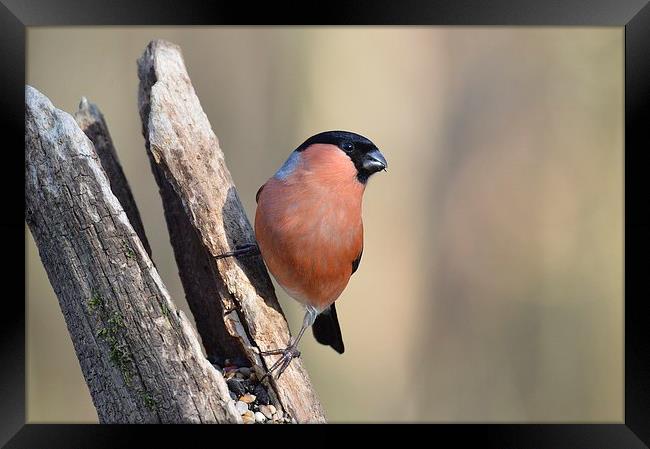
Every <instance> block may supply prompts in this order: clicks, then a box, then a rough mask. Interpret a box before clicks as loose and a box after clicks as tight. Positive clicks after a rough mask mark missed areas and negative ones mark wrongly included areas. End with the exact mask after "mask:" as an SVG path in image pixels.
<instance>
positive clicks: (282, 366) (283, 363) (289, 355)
mask: <svg viewBox="0 0 650 449" xmlns="http://www.w3.org/2000/svg"><path fill="white" fill-rule="evenodd" d="M317 315H318V311H317V310H316V309H314V308H313V307H310V306H307V311H306V312H305V318H304V319H303V320H302V327H301V328H300V332H298V336H297V337H295V338H292V339H291V340H289V346H287V347H286V348H284V349H272V350H270V351H262V352H260V355H261V356H263V357H264V356H267V355H278V354H282V357H280V358H279V359H278V360H277V361H276V362H275V363H274V364H273V365H272V366H271V368H269V370H268V371H267V372H266V374H264V376H262V378H261V379H260V382H262V381H263V380H264V379H265V378H266V376H268V375H269V374H271V373H272V372H273V371H275V370H276V369H277V370H278V372H277V376H278V377H277V378H278V379H279V378H280V376H281V375H282V373H283V372H284V370H286V369H287V367H288V366H289V364H290V363H291V360H293V359H295V358H298V357H300V351H299V350H298V343H299V342H300V339H301V338H302V336H303V334H304V333H305V331H306V330H307V328H308V327H309V326H311V325H312V324H314V321H315V320H316V316H317Z"/></svg>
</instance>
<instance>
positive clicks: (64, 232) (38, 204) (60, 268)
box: [25, 86, 241, 423]
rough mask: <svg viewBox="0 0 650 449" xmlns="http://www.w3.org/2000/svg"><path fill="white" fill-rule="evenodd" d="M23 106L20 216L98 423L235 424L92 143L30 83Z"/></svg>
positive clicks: (221, 384) (223, 391) (220, 383)
mask: <svg viewBox="0 0 650 449" xmlns="http://www.w3.org/2000/svg"><path fill="white" fill-rule="evenodd" d="M25 106H26V108H25V200H26V209H25V219H26V222H27V224H28V226H29V228H30V230H31V233H32V235H33V236H34V240H35V241H36V245H37V246H38V250H39V254H40V257H41V259H42V261H43V265H44V267H45V269H46V271H47V274H48V277H49V280H50V282H51V284H52V286H53V288H54V291H55V293H56V296H57V298H58V300H59V304H60V306H61V311H62V312H63V315H64V317H65V321H66V324H67V327H68V330H69V332H70V336H71V338H72V342H73V344H74V348H75V351H76V353H77V357H78V359H79V364H80V366H81V370H82V372H83V375H84V377H85V380H86V382H87V384H88V387H89V389H90V393H91V396H92V399H93V403H94V405H95V407H96V409H97V413H98V416H99V420H100V422H102V423H216V422H241V419H240V417H239V415H238V414H237V412H236V411H235V409H234V403H233V401H231V400H230V397H229V393H228V388H227V386H226V383H225V381H224V379H223V377H222V376H221V374H220V373H219V372H218V371H217V370H216V369H214V367H213V366H212V365H211V364H210V363H209V362H208V361H207V360H206V359H205V357H204V356H203V354H202V352H201V347H200V343H199V341H198V337H197V335H196V334H195V331H194V330H193V328H192V327H191V325H190V324H189V322H188V320H187V318H186V317H185V316H184V315H183V314H182V313H181V312H180V311H178V310H177V309H176V307H175V306H174V304H173V302H172V300H171V298H170V297H169V293H168V292H167V289H166V288H165V286H164V285H163V282H162V280H161V279H160V277H159V275H158V273H157V271H156V269H155V267H154V266H153V264H152V262H151V259H150V258H149V256H148V254H147V252H146V251H145V248H144V246H143V244H142V242H141V240H140V238H139V237H138V235H137V234H136V232H135V231H134V229H133V226H132V225H131V224H130V222H129V220H128V218H127V215H126V213H125V212H124V209H123V208H122V206H121V205H120V203H119V201H118V200H117V198H116V196H115V195H114V194H113V192H112V191H111V187H110V183H109V179H108V177H107V175H106V172H105V171H104V169H103V168H102V164H101V163H100V160H99V157H98V156H97V154H96V152H95V149H94V147H93V144H92V143H91V141H90V140H89V139H88V138H87V137H86V136H85V135H84V133H83V132H82V131H81V129H80V128H79V126H78V125H77V123H76V122H75V120H74V119H73V117H72V116H71V115H69V114H67V113H65V112H63V111H60V110H58V109H56V108H55V107H54V106H53V105H52V103H51V102H50V101H49V100H48V99H47V98H46V97H45V96H44V95H42V94H41V93H40V92H38V91H37V90H36V89H34V88H32V87H29V86H27V88H26V91H25Z"/></svg>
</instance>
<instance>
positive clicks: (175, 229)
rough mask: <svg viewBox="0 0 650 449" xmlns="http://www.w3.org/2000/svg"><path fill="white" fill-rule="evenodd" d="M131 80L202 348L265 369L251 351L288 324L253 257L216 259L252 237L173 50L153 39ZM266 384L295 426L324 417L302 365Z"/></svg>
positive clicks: (268, 343)
mask: <svg viewBox="0 0 650 449" xmlns="http://www.w3.org/2000/svg"><path fill="white" fill-rule="evenodd" d="M138 76H139V78H140V90H139V106H140V116H141V118H142V125H143V135H144V137H145V141H146V147H147V153H148V155H149V159H150V161H151V166H152V170H153V172H154V176H155V178H156V180H157V182H158V185H159V188H160V193H161V196H162V199H163V204H164V209H165V216H166V219H167V225H168V228H169V232H170V239H171V242H172V245H173V247H174V253H175V256H176V260H177V263H178V267H179V272H180V276H181V280H182V282H183V286H184V289H185V294H186V297H187V301H188V303H189V305H190V308H191V310H192V313H193V314H194V317H195V321H196V324H197V328H198V331H199V334H200V335H201V337H202V339H203V343H204V346H205V348H206V351H207V352H208V354H210V355H213V356H231V357H232V356H245V357H246V358H247V359H248V360H249V361H250V362H251V363H252V364H253V366H255V367H256V368H258V372H260V371H261V370H259V368H262V370H265V369H266V368H267V367H268V366H270V363H269V364H268V365H267V364H265V361H264V360H262V359H261V357H260V356H259V354H258V352H259V351H264V350H269V349H276V348H282V347H285V346H286V345H287V342H288V341H289V337H290V335H289V328H288V325H287V322H286V320H285V317H284V315H283V313H282V310H281V308H280V305H279V304H278V301H277V298H276V296H275V291H274V289H273V284H272V283H271V280H270V278H269V276H268V273H267V271H266V268H265V267H264V263H263V261H262V260H261V258H260V257H259V256H254V257H245V258H239V259H236V258H225V259H216V258H215V256H217V255H219V254H222V253H224V252H226V251H230V250H232V249H234V247H235V246H236V245H238V244H245V243H252V242H255V237H254V233H253V230H252V227H251V225H250V223H249V221H248V218H247V217H246V214H245V212H244V209H243V207H242V205H241V202H240V200H239V197H238V195H237V191H236V189H235V185H234V183H233V180H232V178H231V176H230V172H229V171H228V168H227V167H226V164H225V161H224V155H223V152H222V150H221V148H220V147H219V142H218V139H217V137H216V135H215V134H214V132H213V131H212V128H211V126H210V123H209V121H208V118H207V116H206V115H205V113H204V112H203V109H202V108H201V104H200V102H199V99H198V97H197V96H196V94H195V92H194V88H193V86H192V83H191V81H190V78H189V76H188V74H187V70H186V68H185V64H184V61H183V58H182V55H181V51H180V48H179V47H178V46H176V45H174V44H171V43H169V42H165V41H152V42H151V43H150V44H149V45H148V46H147V48H146V49H145V51H144V54H143V55H142V57H141V58H140V59H139V60H138ZM271 360H275V357H272V358H269V362H270V361H271ZM271 386H272V390H271V391H270V393H271V394H272V395H275V397H276V399H278V400H279V405H280V406H281V407H282V408H283V409H284V410H285V411H287V412H289V414H290V415H291V416H292V417H294V418H295V419H296V420H297V421H298V422H322V421H324V420H325V415H324V411H323V409H322V407H321V405H320V402H319V400H318V397H317V395H316V393H315V391H314V389H313V387H312V385H311V381H310V379H309V376H308V374H307V372H306V370H305V368H304V365H303V363H302V361H301V360H300V359H296V360H294V361H293V362H292V363H291V365H290V367H289V368H288V369H287V370H286V371H285V373H284V374H283V375H282V377H281V378H280V380H279V381H276V380H274V379H273V380H272V381H271Z"/></svg>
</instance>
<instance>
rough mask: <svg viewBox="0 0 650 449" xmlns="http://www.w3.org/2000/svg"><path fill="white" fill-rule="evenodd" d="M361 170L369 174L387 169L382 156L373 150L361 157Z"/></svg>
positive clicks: (386, 163)
mask: <svg viewBox="0 0 650 449" xmlns="http://www.w3.org/2000/svg"><path fill="white" fill-rule="evenodd" d="M362 164H363V169H364V170H365V171H367V172H368V173H369V174H372V173H375V172H378V171H380V170H386V167H388V162H386V158H384V155H383V154H381V153H380V152H379V150H377V149H374V150H372V151H370V152H368V153H366V154H365V155H364V157H363V162H362Z"/></svg>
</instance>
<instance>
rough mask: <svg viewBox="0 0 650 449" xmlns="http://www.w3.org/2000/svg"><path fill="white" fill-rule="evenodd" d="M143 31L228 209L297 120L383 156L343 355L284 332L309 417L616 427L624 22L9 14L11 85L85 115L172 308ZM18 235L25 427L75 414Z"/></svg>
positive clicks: (292, 315)
mask: <svg viewBox="0 0 650 449" xmlns="http://www.w3.org/2000/svg"><path fill="white" fill-rule="evenodd" d="M155 38H164V39H167V40H170V41H172V42H175V43H177V44H179V45H180V46H181V47H182V49H183V53H184V57H185V61H186V64H187V67H188V71H189V73H190V77H191V78H192V81H193V83H194V87H195V88H196V91H197V93H198V95H199V98H200V100H201V103H202V105H203V108H204V110H205V112H206V113H207V115H208V117H209V119H210V121H211V123H212V126H213V128H214V130H215V132H216V134H217V135H218V136H219V139H220V142H221V146H222V148H223V150H224V153H225V155H226V160H227V162H228V165H229V167H230V170H231V172H232V175H233V178H234V180H235V182H236V183H237V187H238V189H239V193H240V197H241V198H242V200H243V202H244V204H245V206H246V209H247V212H248V214H249V217H251V218H252V217H253V216H254V211H255V192H256V190H257V188H258V187H259V186H260V185H261V184H262V183H263V182H265V181H266V179H267V178H268V177H269V176H271V175H272V174H273V172H274V171H275V170H276V169H277V168H278V167H279V165H280V164H281V163H282V162H283V161H284V160H285V158H286V157H287V156H288V154H289V153H290V152H291V151H292V150H293V149H294V148H295V147H296V146H297V145H298V144H300V143H301V142H302V141H303V140H304V139H305V138H307V137H309V136H310V135H312V134H315V133H317V132H319V131H323V130H328V129H347V130H352V131H356V132H359V133H361V134H364V135H366V136H367V137H369V138H371V139H372V140H373V141H374V142H375V143H376V144H377V145H378V146H379V148H380V149H382V151H383V153H384V154H385V156H386V158H387V159H388V161H389V171H388V173H381V174H379V175H377V176H376V177H374V178H373V179H372V181H371V182H370V185H369V187H368V189H367V191H366V195H365V201H364V223H365V231H366V237H365V238H366V240H365V250H364V256H363V261H362V263H361V266H360V269H359V271H358V272H357V273H356V274H355V276H354V277H353V279H352V281H351V283H350V285H349V286H348V288H347V290H346V291H345V292H344V294H343V296H342V297H341V298H340V300H339V303H338V306H337V308H338V310H339V318H340V321H341V327H342V331H343V336H344V340H345V342H346V352H345V354H344V355H343V356H339V355H338V354H336V353H335V352H334V351H332V350H331V349H329V348H325V347H323V346H320V345H318V344H317V343H315V342H314V340H313V338H312V337H311V335H310V334H309V335H308V336H307V337H306V338H305V339H304V340H303V343H302V347H301V349H302V352H303V357H304V359H305V361H306V364H307V367H308V370H309V372H310V374H311V376H312V379H313V381H314V384H315V386H316V389H317V391H318V392H319V394H320V397H321V399H322V402H323V403H324V406H325V408H326V410H327V412H328V416H329V419H330V420H331V421H335V422H336V421H355V422H368V421H439V422H450V421H492V422H499V421H517V422H528V421H544V422H549V421H550V422H566V421H571V422H576V421H579V422H584V421H600V422H602V421H617V422H622V420H623V293H622V291H623V278H622V276H623V271H622V270H623V259H622V255H623V246H622V245H623V228H622V224H623V28H514V27H513V28H475V27H459V28H446V27H438V28H419V27H384V28H379V27H358V28H344V27H312V28H307V27H306V28H300V27H286V28H282V27H264V28H240V27H223V28H212V27H210V28H153V27H141V28H124V27H123V28H109V27H103V28H30V29H29V31H28V44H27V53H28V63H27V82H28V83H29V84H31V85H33V86H35V87H36V88H37V89H39V90H41V91H42V92H43V93H44V94H45V95H47V96H48V97H49V98H50V99H51V100H52V102H53V103H54V104H55V105H56V106H57V107H59V108H61V109H64V110H66V111H69V112H72V111H74V110H75V109H76V107H77V104H78V102H79V99H80V97H81V96H82V95H85V96H87V97H88V98H89V100H90V101H93V102H95V103H97V104H98V105H99V107H100V108H101V109H102V111H103V113H104V115H105V117H106V120H107V122H108V125H109V127H110V131H111V134H112V137H113V140H114V142H115V145H116V146H117V150H118V153H119V157H120V159H121V161H122V164H123V166H124V170H125V172H126V175H127V177H128V179H129V181H130V183H131V187H132V189H133V193H134V195H135V199H136V201H137V203H138V206H139V208H140V212H141V214H142V219H143V221H144V225H145V227H146V232H147V236H148V238H149V241H150V243H151V246H152V249H153V257H154V260H155V262H156V265H157V267H158V269H159V271H160V274H161V276H162V278H163V279H164V281H165V283H166V285H167V287H168V288H169V291H170V293H171V295H172V297H173V298H174V300H175V301H177V303H178V304H180V305H181V307H182V308H183V309H184V310H185V312H186V313H187V315H188V316H191V313H190V312H189V310H188V308H187V305H186V303H185V300H184V296H183V291H182V287H181V284H180V281H179V279H178V274H177V269H176V265H175V261H174V257H173V253H172V250H171V246H170V244H169V241H168V234H167V229H166V225H165V220H164V217H163V212H162V205H161V200H160V197H159V195H158V191H157V187H156V183H155V181H154V179H153V176H152V174H151V171H150V168H149V162H148V160H147V157H146V153H145V149H144V141H143V138H142V135H141V132H140V126H141V125H140V119H139V116H138V111H137V100H136V97H137V82H138V80H137V75H136V59H137V58H138V57H139V56H140V54H141V52H142V50H143V49H144V47H145V46H146V44H147V43H148V42H149V41H150V40H151V39H155ZM26 234H27V236H28V237H27V248H26V250H27V280H26V284H27V311H28V329H27V342H28V343H27V345H28V348H27V350H28V362H27V372H28V378H27V395H28V416H27V419H28V421H30V422H95V421H96V420H97V415H96V413H95V410H94V407H93V406H92V403H91V400H90V395H89V393H88V389H87V387H86V385H85V383H84V380H83V377H82V375H81V370H80V368H79V365H78V362H77V359H76V356H75V353H74V350H73V347H72V344H71V341H70V337H69V335H68V332H67V329H66V327H65V322H64V320H63V316H62V314H61V311H60V309H59V306H58V303H57V300H56V297H55V296H54V294H53V291H52V289H51V287H50V285H49V282H48V280H47V276H46V274H45V272H44V269H43V267H42V265H41V262H40V260H39V257H38V252H37V250H36V248H35V246H34V243H33V240H32V238H31V236H30V235H29V231H28V230H27V228H26ZM277 291H278V294H279V295H280V300H281V303H282V305H283V307H284V309H285V311H286V312H287V313H288V317H289V319H290V324H291V326H292V328H293V329H294V330H297V328H299V326H300V322H301V317H302V311H301V309H300V308H299V306H298V305H297V304H296V303H294V302H293V301H292V300H291V299H290V298H288V297H287V296H286V295H285V294H284V292H283V291H281V289H279V288H278V289H277Z"/></svg>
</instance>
